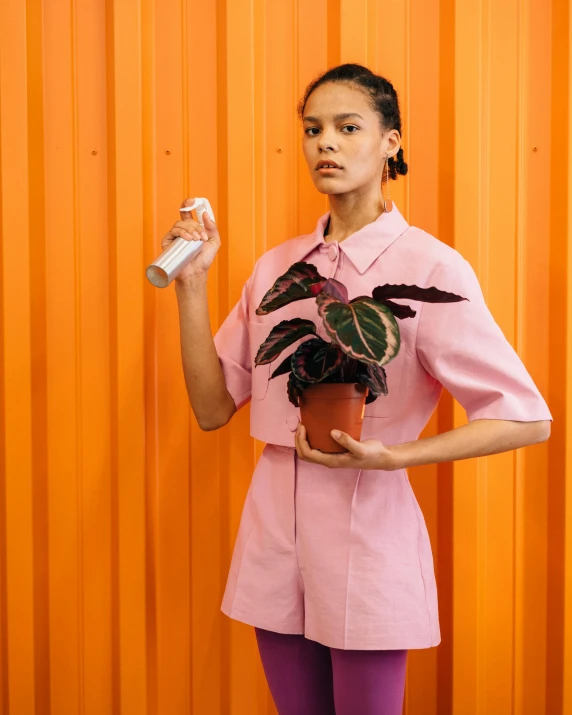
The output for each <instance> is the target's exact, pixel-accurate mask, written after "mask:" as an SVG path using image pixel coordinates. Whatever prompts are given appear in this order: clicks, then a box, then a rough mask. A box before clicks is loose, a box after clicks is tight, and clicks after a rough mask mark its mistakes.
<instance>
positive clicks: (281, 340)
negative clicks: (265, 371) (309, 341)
mask: <svg viewBox="0 0 572 715" xmlns="http://www.w3.org/2000/svg"><path fill="white" fill-rule="evenodd" d="M312 334H314V335H315V334H316V326H315V325H314V323H313V322H312V321H311V320H304V319H303V318H293V319H292V320H282V321H281V322H280V323H278V325H275V326H274V327H273V328H272V330H271V331H270V334H269V335H268V337H267V338H266V340H265V341H264V342H263V343H262V345H261V346H260V348H259V349H258V352H257V353H256V357H255V358H254V364H255V365H267V364H268V363H270V362H272V361H273V360H275V359H276V358H277V357H278V355H280V353H281V352H282V351H283V350H284V349H285V348H287V347H288V346H289V345H292V343H295V342H296V341H297V340H300V338H303V337H305V336H306V335H312Z"/></svg>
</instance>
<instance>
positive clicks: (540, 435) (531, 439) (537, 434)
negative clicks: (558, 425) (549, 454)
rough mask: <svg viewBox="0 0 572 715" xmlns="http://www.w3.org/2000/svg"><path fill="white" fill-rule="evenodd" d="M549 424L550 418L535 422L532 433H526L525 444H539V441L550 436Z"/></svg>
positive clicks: (545, 439)
mask: <svg viewBox="0 0 572 715" xmlns="http://www.w3.org/2000/svg"><path fill="white" fill-rule="evenodd" d="M551 424H552V423H551V422H550V420H542V421H539V422H536V423H535V425H534V427H535V429H534V431H533V432H532V433H530V432H529V433H528V439H527V442H526V444H527V445H529V444H540V443H541V442H546V441H547V440H548V438H549V437H550V430H551Z"/></svg>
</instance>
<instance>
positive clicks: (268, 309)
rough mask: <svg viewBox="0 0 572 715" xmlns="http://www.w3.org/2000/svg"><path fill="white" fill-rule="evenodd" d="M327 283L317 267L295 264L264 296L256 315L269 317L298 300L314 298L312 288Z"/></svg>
mask: <svg viewBox="0 0 572 715" xmlns="http://www.w3.org/2000/svg"><path fill="white" fill-rule="evenodd" d="M325 281H326V279H325V278H323V277H322V276H321V275H320V274H319V273H318V269H317V268H316V266H314V265H312V264H311V263H305V262H304V261H299V262H298V263H294V264H292V265H291V266H290V268H289V269H288V270H287V271H286V273H284V274H283V275H281V276H280V277H279V278H278V279H277V280H276V282H275V283H274V285H273V286H272V288H271V289H270V290H269V291H268V292H267V293H266V294H265V295H264V297H263V298H262V300H261V301H260V305H259V306H258V308H257V309H256V315H267V314H268V313H272V311H273V310H277V309H278V308H282V307H283V306H284V305H288V303H293V302H294V301H296V300H304V299H305V298H313V297H314V294H313V293H312V290H311V288H310V287H311V286H312V285H313V284H315V283H320V282H325Z"/></svg>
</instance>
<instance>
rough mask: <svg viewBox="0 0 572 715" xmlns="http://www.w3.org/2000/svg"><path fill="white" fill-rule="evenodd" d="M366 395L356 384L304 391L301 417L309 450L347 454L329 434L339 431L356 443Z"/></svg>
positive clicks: (322, 384)
mask: <svg viewBox="0 0 572 715" xmlns="http://www.w3.org/2000/svg"><path fill="white" fill-rule="evenodd" d="M367 393H368V388H367V387H366V386H365V385H362V384H360V383H357V382H349V383H330V382H327V383H318V384H317V385H312V386H311V387H305V388H304V391H303V393H302V396H301V397H300V413H301V421H302V424H303V425H304V426H305V427H306V434H307V438H308V442H309V444H310V446H311V447H313V448H314V449H320V450H322V452H347V449H345V448H344V447H342V445H341V444H338V443H337V442H336V440H335V439H334V438H333V437H332V436H331V434H330V432H331V430H333V429H339V430H341V431H342V432H346V433H347V434H349V435H350V436H351V437H353V438H354V439H357V440H359V438H360V437H361V426H362V422H363V413H364V410H365V398H366V397H367Z"/></svg>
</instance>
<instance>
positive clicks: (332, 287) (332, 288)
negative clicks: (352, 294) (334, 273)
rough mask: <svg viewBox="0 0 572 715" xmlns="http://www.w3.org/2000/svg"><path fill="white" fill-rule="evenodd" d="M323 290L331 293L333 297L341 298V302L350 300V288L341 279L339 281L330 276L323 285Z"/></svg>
mask: <svg viewBox="0 0 572 715" xmlns="http://www.w3.org/2000/svg"><path fill="white" fill-rule="evenodd" d="M322 291H323V292H324V293H327V294H328V295H331V296H332V298H335V299H336V300H339V302H340V303H347V302H348V289H347V288H346V287H345V285H344V284H343V283H340V281H337V280H336V279H335V278H328V280H327V281H326V282H325V283H324V285H323V286H322Z"/></svg>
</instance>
